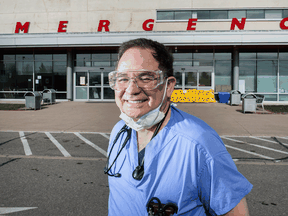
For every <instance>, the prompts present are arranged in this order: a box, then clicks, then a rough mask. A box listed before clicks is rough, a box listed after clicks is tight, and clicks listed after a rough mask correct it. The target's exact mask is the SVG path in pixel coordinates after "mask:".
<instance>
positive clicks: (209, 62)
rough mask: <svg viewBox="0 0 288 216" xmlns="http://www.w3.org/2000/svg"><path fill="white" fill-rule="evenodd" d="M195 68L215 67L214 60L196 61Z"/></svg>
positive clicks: (194, 62)
mask: <svg viewBox="0 0 288 216" xmlns="http://www.w3.org/2000/svg"><path fill="white" fill-rule="evenodd" d="M193 66H213V60H210V61H208V60H194V61H193Z"/></svg>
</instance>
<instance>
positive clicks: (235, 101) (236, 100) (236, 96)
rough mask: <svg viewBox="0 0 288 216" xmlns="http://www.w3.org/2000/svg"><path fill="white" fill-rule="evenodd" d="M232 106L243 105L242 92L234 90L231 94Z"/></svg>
mask: <svg viewBox="0 0 288 216" xmlns="http://www.w3.org/2000/svg"><path fill="white" fill-rule="evenodd" d="M230 94H231V96H230V105H231V106H232V105H239V104H240V103H241V92H240V91H238V90H233V91H231V92H230Z"/></svg>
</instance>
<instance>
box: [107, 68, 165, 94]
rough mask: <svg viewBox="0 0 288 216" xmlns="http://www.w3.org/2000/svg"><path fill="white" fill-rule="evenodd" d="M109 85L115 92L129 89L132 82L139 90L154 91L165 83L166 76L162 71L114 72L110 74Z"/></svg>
mask: <svg viewBox="0 0 288 216" xmlns="http://www.w3.org/2000/svg"><path fill="white" fill-rule="evenodd" d="M108 77H109V85H110V87H111V88H112V89H113V90H117V91H122V90H125V89H126V88H128V86H129V85H130V82H131V80H133V82H134V83H135V84H136V85H137V87H138V88H141V89H143V90H153V89H155V88H157V87H158V86H159V85H161V84H163V82H164V74H163V72H162V71H161V70H158V71H151V70H145V69H142V70H128V71H123V72H122V71H121V72H120V71H112V72H110V73H109V74H108Z"/></svg>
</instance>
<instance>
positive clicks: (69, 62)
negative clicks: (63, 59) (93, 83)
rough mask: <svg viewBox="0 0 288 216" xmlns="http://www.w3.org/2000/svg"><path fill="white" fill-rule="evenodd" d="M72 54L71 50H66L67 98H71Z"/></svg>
mask: <svg viewBox="0 0 288 216" xmlns="http://www.w3.org/2000/svg"><path fill="white" fill-rule="evenodd" d="M72 67H73V56H72V51H71V50H68V52H67V99H68V100H73V71H72Z"/></svg>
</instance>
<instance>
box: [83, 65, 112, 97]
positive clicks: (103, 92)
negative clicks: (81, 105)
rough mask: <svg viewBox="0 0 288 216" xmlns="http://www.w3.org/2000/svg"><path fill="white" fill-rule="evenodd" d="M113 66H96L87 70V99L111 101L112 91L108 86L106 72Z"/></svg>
mask: <svg viewBox="0 0 288 216" xmlns="http://www.w3.org/2000/svg"><path fill="white" fill-rule="evenodd" d="M112 70H113V68H110V67H106V68H96V69H94V70H90V71H89V100H100V101H113V100H114V91H113V90H112V89H111V88H110V86H109V80H108V73H109V72H111V71H112Z"/></svg>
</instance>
